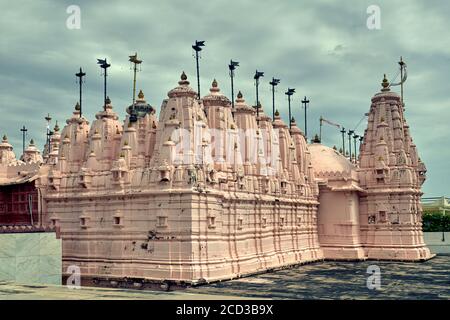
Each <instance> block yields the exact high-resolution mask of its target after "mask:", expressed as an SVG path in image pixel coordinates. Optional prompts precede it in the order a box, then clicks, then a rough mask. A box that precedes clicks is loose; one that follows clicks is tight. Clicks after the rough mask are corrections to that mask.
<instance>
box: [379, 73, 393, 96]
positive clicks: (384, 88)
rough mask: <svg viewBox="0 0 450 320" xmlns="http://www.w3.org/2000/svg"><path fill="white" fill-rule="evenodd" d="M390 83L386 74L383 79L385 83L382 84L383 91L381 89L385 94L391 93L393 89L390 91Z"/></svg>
mask: <svg viewBox="0 0 450 320" xmlns="http://www.w3.org/2000/svg"><path fill="white" fill-rule="evenodd" d="M389 85H390V84H389V81H388V79H387V78H386V74H384V77H383V82H381V86H382V87H383V88H382V89H381V91H383V92H385V91H390V90H391V89H389Z"/></svg>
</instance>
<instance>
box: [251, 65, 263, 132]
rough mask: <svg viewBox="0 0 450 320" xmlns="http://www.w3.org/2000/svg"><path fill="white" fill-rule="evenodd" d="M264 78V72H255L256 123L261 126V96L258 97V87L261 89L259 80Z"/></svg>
mask: <svg viewBox="0 0 450 320" xmlns="http://www.w3.org/2000/svg"><path fill="white" fill-rule="evenodd" d="M261 77H264V72H261V71H258V70H256V71H255V75H254V76H253V79H255V86H256V122H257V123H258V124H259V96H258V87H259V78H261Z"/></svg>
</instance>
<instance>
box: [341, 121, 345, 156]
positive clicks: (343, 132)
mask: <svg viewBox="0 0 450 320" xmlns="http://www.w3.org/2000/svg"><path fill="white" fill-rule="evenodd" d="M341 133H342V154H343V155H344V157H345V133H346V131H345V128H344V127H342V130H341Z"/></svg>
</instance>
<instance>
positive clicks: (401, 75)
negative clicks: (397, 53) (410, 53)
mask: <svg viewBox="0 0 450 320" xmlns="http://www.w3.org/2000/svg"><path fill="white" fill-rule="evenodd" d="M398 64H399V65H400V97H401V101H402V108H403V66H404V64H405V63H404V62H403V58H402V57H400V61H399V62H398Z"/></svg>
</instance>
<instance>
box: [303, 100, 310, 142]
mask: <svg viewBox="0 0 450 320" xmlns="http://www.w3.org/2000/svg"><path fill="white" fill-rule="evenodd" d="M308 103H309V100H307V99H306V96H305V98H304V99H303V100H302V104H303V105H304V108H305V138H307V137H308V115H307V108H308Z"/></svg>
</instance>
